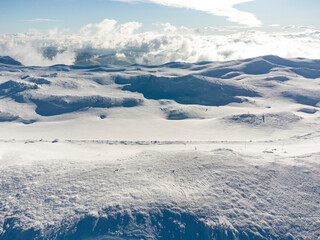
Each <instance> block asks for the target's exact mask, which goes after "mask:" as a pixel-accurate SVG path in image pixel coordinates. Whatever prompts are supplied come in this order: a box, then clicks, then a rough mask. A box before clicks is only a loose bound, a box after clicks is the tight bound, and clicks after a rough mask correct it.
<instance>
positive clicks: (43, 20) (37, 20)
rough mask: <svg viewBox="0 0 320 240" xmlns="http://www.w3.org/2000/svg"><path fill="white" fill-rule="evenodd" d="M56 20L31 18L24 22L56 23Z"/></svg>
mask: <svg viewBox="0 0 320 240" xmlns="http://www.w3.org/2000/svg"><path fill="white" fill-rule="evenodd" d="M56 21H57V20H54V19H49V18H32V19H28V20H25V22H38V23H39V22H56Z"/></svg>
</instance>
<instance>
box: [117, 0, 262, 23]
mask: <svg viewBox="0 0 320 240" xmlns="http://www.w3.org/2000/svg"><path fill="white" fill-rule="evenodd" d="M118 1H122V2H135V0H118ZM252 1H255V0H197V1H194V0H136V2H152V3H156V4H160V5H164V6H168V7H177V8H189V9H194V10H198V11H202V12H206V13H210V14H212V15H215V16H222V17H227V18H228V20H229V21H231V22H235V23H239V24H242V25H246V26H249V27H258V26H260V25H261V22H260V21H259V20H258V19H257V18H256V16H255V15H254V14H252V13H249V12H244V11H240V10H238V9H236V8H235V7H234V6H235V5H237V4H241V3H246V2H252Z"/></svg>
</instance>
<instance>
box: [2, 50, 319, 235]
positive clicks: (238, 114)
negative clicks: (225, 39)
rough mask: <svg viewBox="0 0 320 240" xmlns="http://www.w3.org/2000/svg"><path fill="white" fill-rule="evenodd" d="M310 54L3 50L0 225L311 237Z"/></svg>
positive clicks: (13, 231) (314, 79)
mask: <svg viewBox="0 0 320 240" xmlns="http://www.w3.org/2000/svg"><path fill="white" fill-rule="evenodd" d="M319 92H320V61H319V60H308V59H282V58H279V57H276V56H264V57H259V58H254V59H247V60H241V61H230V62H201V63H195V64H191V63H167V64H164V65H161V66H142V65H131V66H121V67H119V66H112V65H94V66H67V65H55V66H51V67H37V66H34V67H26V66H23V65H21V64H20V63H19V62H17V61H15V60H14V59H12V58H10V57H0V193H1V194H0V239H163V240H167V239H183V240H184V239H190V240H196V239H211V240H213V239H216V240H218V239H259V240H260V239H288V240H289V239H290V240H291V239H320V227H319V226H320V152H319V149H320V148H319V146H320V125H319V120H320V111H319V108H320V94H319Z"/></svg>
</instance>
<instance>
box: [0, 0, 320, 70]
mask: <svg viewBox="0 0 320 240" xmlns="http://www.w3.org/2000/svg"><path fill="white" fill-rule="evenodd" d="M319 10H320V0H196V1H195V0H113V1H111V0H0V55H8V56H11V57H14V58H15V59H17V60H19V61H21V62H22V63H23V64H25V65H52V64H73V63H74V61H75V59H77V56H78V55H77V54H78V53H79V52H83V51H86V52H94V54H97V53H99V54H109V55H110V58H111V59H112V61H116V62H128V63H138V64H150V65H157V64H163V63H166V62H173V61H177V62H198V61H227V60H235V59H245V58H251V57H257V56H263V55H270V54H272V55H278V56H280V57H284V58H294V57H304V58H311V59H315V58H319V56H320V17H319ZM48 49H51V50H50V51H51V53H52V49H55V55H54V56H50V57H48V56H47V55H46V53H47V52H48ZM109 55H108V56H109ZM96 56H97V55H94V57H96Z"/></svg>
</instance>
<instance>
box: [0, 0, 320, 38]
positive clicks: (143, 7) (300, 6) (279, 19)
mask: <svg viewBox="0 0 320 240" xmlns="http://www.w3.org/2000/svg"><path fill="white" fill-rule="evenodd" d="M127 1H129V0H127ZM127 1H122V2H119V1H110V0H0V33H24V32H27V31H29V30H30V29H38V30H46V29H48V28H54V27H56V28H59V29H68V30H69V31H70V32H77V31H78V30H79V29H80V28H81V27H82V26H84V25H86V24H88V23H98V22H101V21H102V20H103V19H105V18H107V19H115V20H117V21H118V22H119V23H124V22H130V21H137V22H140V23H142V28H141V29H140V30H150V29H152V28H154V23H165V22H170V23H171V24H173V25H175V26H186V27H189V28H202V27H207V26H211V27H219V26H230V25H241V24H238V23H236V22H232V21H228V20H227V17H223V16H215V15H214V14H211V13H207V12H204V11H198V10H194V9H192V8H182V7H180V8H176V7H171V6H165V5H163V4H159V2H161V0H159V1H158V2H157V1H156V3H152V2H150V1H143V2H131V1H129V2H127ZM164 1H165V0H164ZM223 1H225V0H223ZM223 1H222V2H223ZM207 2H210V1H209V0H208V1H207ZM234 7H235V8H237V9H239V10H241V11H243V12H248V13H252V14H254V15H255V17H256V18H257V19H258V20H259V21H261V22H262V25H261V26H260V28H261V29H267V27H268V26H269V25H270V24H279V25H281V26H287V25H296V26H300V25H303V26H310V27H316V28H320V16H319V12H320V1H319V0H304V1H302V0H255V1H251V2H246V3H242V4H239V5H236V6H234Z"/></svg>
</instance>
